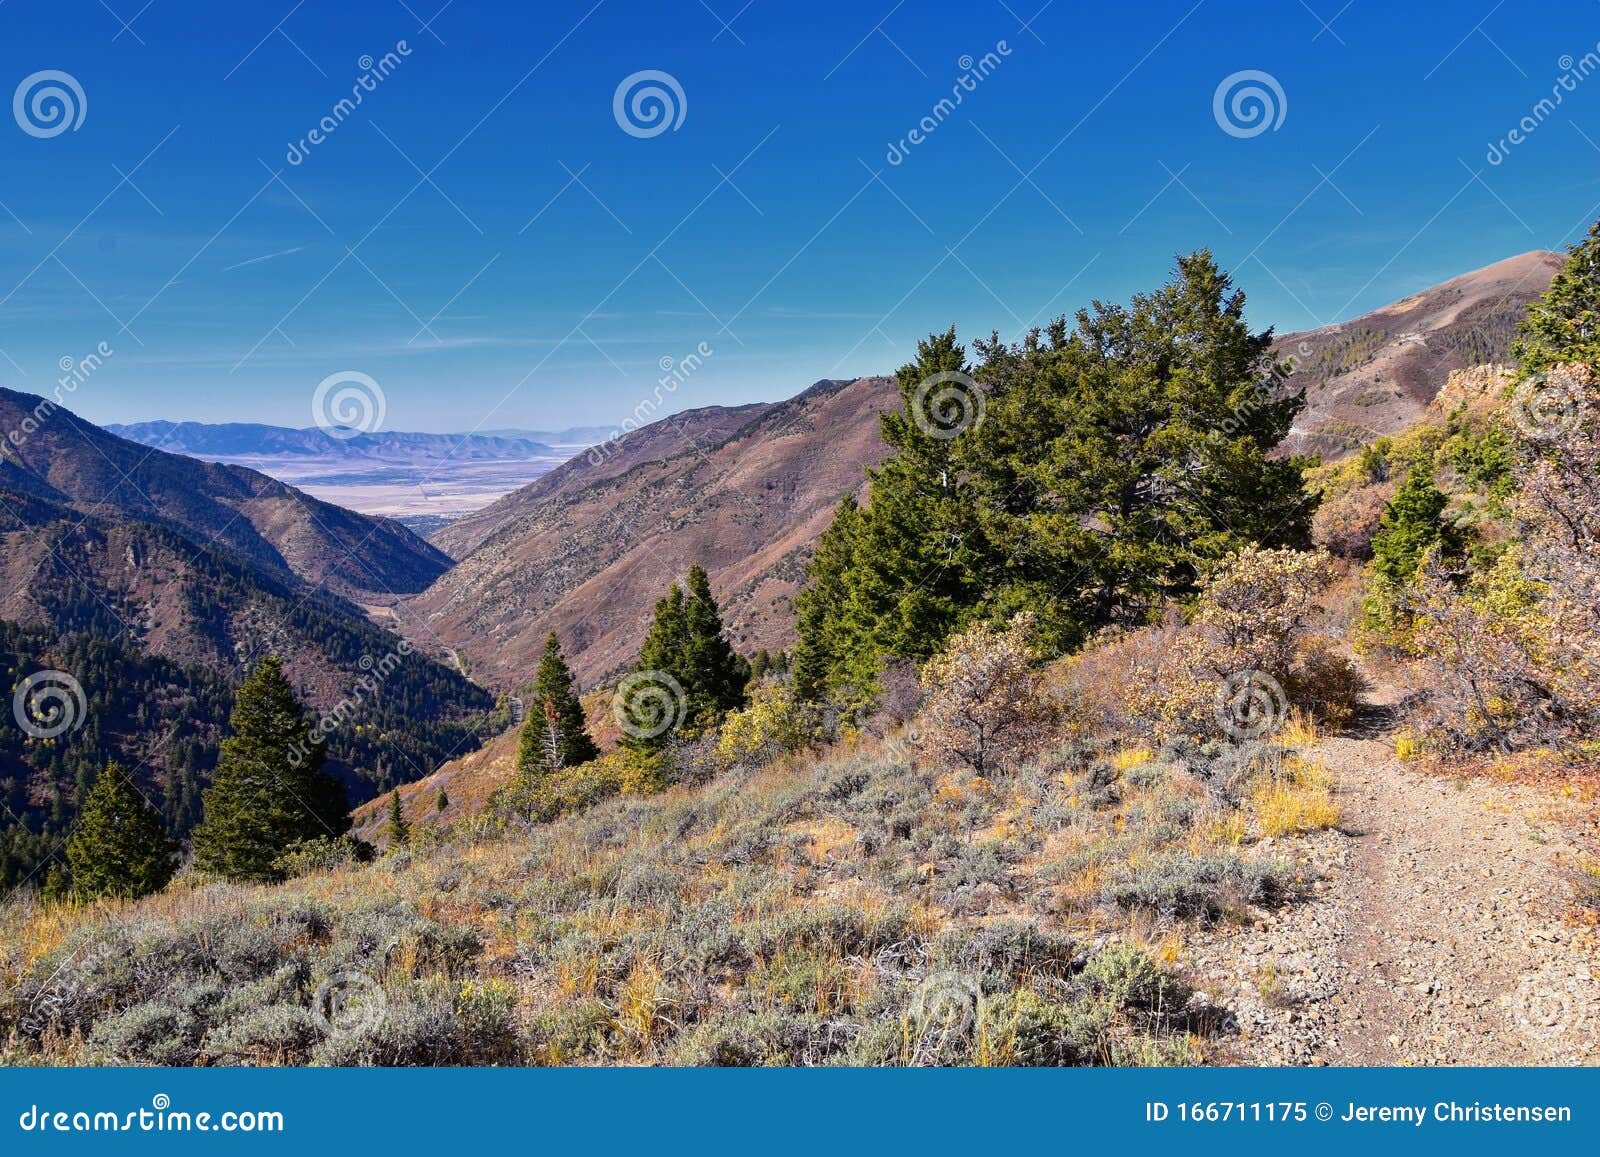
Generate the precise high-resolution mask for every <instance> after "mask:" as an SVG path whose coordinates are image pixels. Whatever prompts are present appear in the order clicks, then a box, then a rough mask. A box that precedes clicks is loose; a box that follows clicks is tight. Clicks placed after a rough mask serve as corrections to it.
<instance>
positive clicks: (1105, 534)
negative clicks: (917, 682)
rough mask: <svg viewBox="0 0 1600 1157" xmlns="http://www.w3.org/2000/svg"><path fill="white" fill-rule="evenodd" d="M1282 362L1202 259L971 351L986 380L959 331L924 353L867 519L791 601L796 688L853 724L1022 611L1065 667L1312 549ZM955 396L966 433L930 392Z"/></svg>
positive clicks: (829, 539)
mask: <svg viewBox="0 0 1600 1157" xmlns="http://www.w3.org/2000/svg"><path fill="white" fill-rule="evenodd" d="M1271 343H1272V333H1271V331H1270V330H1268V331H1265V332H1260V333H1256V332H1252V331H1251V330H1250V328H1249V326H1248V325H1247V324H1246V323H1245V321H1244V295H1243V294H1242V293H1240V292H1238V291H1237V290H1235V289H1234V288H1233V286H1232V283H1231V281H1230V279H1229V278H1228V277H1227V275H1226V274H1224V273H1223V272H1222V271H1221V270H1220V269H1219V268H1218V267H1217V265H1216V263H1215V261H1214V260H1213V259H1212V257H1211V255H1210V254H1209V253H1206V252H1203V251H1202V252H1199V253H1195V254H1191V255H1189V256H1187V257H1181V258H1179V260H1178V267H1177V273H1176V276H1175V277H1174V279H1173V280H1172V281H1171V282H1170V283H1169V284H1168V285H1166V286H1165V287H1163V288H1162V289H1161V290H1159V291H1158V292H1156V293H1153V294H1141V295H1139V296H1136V297H1135V298H1134V299H1133V300H1132V302H1131V303H1130V304H1129V305H1128V306H1126V307H1124V306H1117V305H1104V304H1101V303H1098V302H1097V303H1095V305H1094V306H1093V308H1092V309H1090V310H1083V311H1080V312H1079V313H1078V315H1077V325H1076V327H1075V328H1069V325H1068V322H1067V319H1066V318H1059V319H1057V320H1056V321H1055V322H1053V323H1052V324H1051V325H1049V326H1048V327H1046V328H1045V329H1041V330H1034V331H1033V332H1031V333H1029V334H1028V335H1026V336H1025V337H1024V338H1023V340H1022V341H1020V342H1018V343H1015V344H1011V345H1007V344H1005V343H1002V342H1001V341H1000V340H999V339H998V337H997V336H994V337H991V338H990V339H989V340H987V341H982V342H978V343H976V345H975V349H976V351H977V353H978V354H979V363H978V365H977V366H976V368H969V367H968V366H967V363H966V360H965V356H964V354H963V351H962V347H961V346H960V345H958V344H957V342H956V339H955V333H954V331H953V330H951V331H947V332H946V333H944V334H935V335H933V336H931V337H930V338H928V340H927V341H925V342H923V343H921V345H919V347H918V351H917V353H918V356H917V360H916V361H915V362H913V363H911V364H909V365H907V366H905V367H904V368H902V369H901V371H900V388H901V410H900V412H899V413H891V414H885V415H884V417H883V422H882V425H883V439H884V441H885V442H886V443H887V444H888V445H889V446H890V448H891V449H892V450H893V456H892V457H890V458H889V459H887V460H886V461H885V462H884V463H883V464H882V465H881V466H879V467H878V468H877V469H876V470H873V471H871V472H869V489H868V500H867V502H866V504H865V505H864V506H862V507H859V508H858V507H857V506H856V505H855V504H854V503H853V502H849V501H846V502H845V503H843V504H841V506H840V508H839V511H838V513H837V515H836V518H835V521H834V524H833V526H832V527H830V528H829V530H828V531H827V532H826V533H825V534H824V535H823V536H822V538H821V540H820V541H819V543H818V546H817V550H816V552H815V555H814V557H813V560H812V563H811V565H810V567H809V568H808V571H807V574H808V578H809V585H808V588H807V590H806V591H804V592H803V593H802V594H801V595H800V596H799V598H798V599H797V600H796V611H797V623H798V631H799V642H798V644H797V646H796V649H795V658H794V666H795V678H796V684H797V687H798V688H799V689H800V690H801V692H802V693H803V694H806V695H808V696H813V697H814V696H826V697H828V698H831V699H834V700H836V701H841V702H844V703H845V704H847V705H856V704H859V702H860V701H861V700H862V699H863V698H870V696H871V694H872V692H873V690H874V684H875V681H876V679H877V676H878V673H879V671H880V670H881V669H882V666H883V664H884V663H885V662H886V661H887V660H889V659H891V658H896V657H898V658H902V659H911V660H914V661H922V660H925V659H926V658H928V657H929V656H931V655H932V654H933V653H934V652H936V651H937V650H938V649H939V648H940V647H941V646H942V645H943V643H944V642H945V641H946V640H947V639H948V638H949V637H950V635H951V634H952V633H953V632H954V631H956V630H958V629H961V628H963V627H964V626H966V625H967V624H968V623H970V622H971V621H973V620H977V619H986V620H991V621H995V622H1001V621H1006V620H1009V619H1010V618H1011V616H1013V615H1014V614H1015V613H1017V612H1019V611H1023V610H1028V611H1031V612H1033V613H1034V614H1035V617H1036V621H1037V639H1038V641H1039V643H1040V644H1041V645H1042V646H1044V647H1045V648H1046V649H1047V650H1050V651H1053V652H1055V653H1060V652H1065V651H1069V650H1072V649H1074V648H1076V647H1077V646H1080V645H1081V644H1082V642H1083V641H1084V639H1086V638H1087V637H1088V635H1089V634H1090V633H1091V632H1093V631H1095V630H1097V629H1100V628H1102V627H1106V626H1112V625H1117V624H1124V623H1137V622H1141V621H1146V620H1148V619H1149V618H1150V617H1152V616H1153V615H1155V614H1157V613H1159V610H1160V608H1161V607H1162V606H1163V604H1164V603H1165V602H1166V601H1167V600H1170V599H1172V598H1174V597H1181V596H1184V595H1186V594H1189V593H1192V592H1193V590H1194V589H1195V588H1196V585H1197V583H1198V579H1199V576H1200V575H1201V573H1203V571H1204V570H1205V568H1206V567H1207V566H1208V565H1209V564H1211V563H1212V562H1214V561H1216V560H1218V559H1220V558H1221V557H1223V556H1225V555H1226V554H1227V553H1228V552H1230V551H1232V550H1236V549H1239V548H1241V547H1244V546H1247V545H1249V544H1251V543H1260V544H1262V545H1265V546H1270V547H1277V546H1304V545H1308V544H1309V535H1310V516H1311V512H1312V509H1313V506H1314V502H1313V500H1312V499H1310V498H1309V497H1308V496H1307V494H1306V493H1305V490H1304V487H1303V485H1302V481H1301V475H1302V472H1303V470H1304V467H1305V463H1304V462H1302V461H1300V460H1296V459H1284V458H1278V457H1274V456H1272V452H1273V451H1274V450H1275V448H1276V447H1277V446H1278V445H1279V443H1280V442H1281V441H1282V440H1283V438H1284V436H1285V435H1286V434H1287V433H1288V430H1289V426H1290V424H1291V422H1292V421H1293V419H1294V417H1295V415H1296V414H1297V413H1298V412H1299V411H1300V409H1301V408H1302V406H1303V405H1304V398H1303V396H1302V393H1301V392H1300V391H1297V390H1295V389H1293V388H1292V387H1291V386H1290V385H1289V384H1288V383H1287V382H1285V380H1284V378H1285V376H1286V375H1285V371H1284V369H1283V368H1282V367H1281V366H1279V365H1277V364H1276V363H1275V362H1274V361H1273V359H1272V355H1271ZM963 376H965V380H964V381H962V378H963ZM951 377H954V378H955V379H956V381H957V382H960V383H961V384H960V385H959V387H958V386H957V385H956V384H954V383H952V384H951V385H950V386H949V389H950V390H952V391H955V392H956V393H955V395H954V396H956V397H957V400H958V401H964V403H965V404H964V406H960V407H957V408H958V409H961V410H962V411H963V413H964V417H963V419H962V420H961V421H957V422H956V423H954V424H953V425H950V424H947V423H944V422H943V421H942V419H943V417H944V416H945V415H944V414H943V413H942V412H941V411H940V410H939V408H938V401H939V398H940V394H939V392H938V389H937V388H934V389H933V390H932V391H931V392H930V388H929V384H930V383H931V382H939V381H941V380H943V381H949V379H950V378H951ZM974 379H975V380H974ZM963 394H964V395H965V396H964V398H962V397H961V395H963ZM930 402H931V403H932V404H930ZM952 412H953V411H952Z"/></svg>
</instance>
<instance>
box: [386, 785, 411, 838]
mask: <svg viewBox="0 0 1600 1157" xmlns="http://www.w3.org/2000/svg"><path fill="white" fill-rule="evenodd" d="M388 835H389V850H390V851H394V850H396V849H397V848H403V847H405V846H406V844H408V843H410V842H411V825H410V824H408V823H407V822H406V812H405V808H404V807H403V806H402V805H401V803H400V789H399V788H395V789H394V790H393V791H392V792H390V793H389V828H388Z"/></svg>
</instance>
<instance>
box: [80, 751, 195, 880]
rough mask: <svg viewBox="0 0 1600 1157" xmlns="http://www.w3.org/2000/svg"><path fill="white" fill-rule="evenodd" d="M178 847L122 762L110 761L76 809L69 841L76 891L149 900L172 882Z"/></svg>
mask: <svg viewBox="0 0 1600 1157" xmlns="http://www.w3.org/2000/svg"><path fill="white" fill-rule="evenodd" d="M175 850H176V843H175V841H174V840H172V839H171V838H170V837H169V836H168V835H167V833H166V831H165V830H164V829H163V828H162V826H161V817H160V815H159V814H158V813H157V812H156V810H155V809H154V808H153V807H151V806H150V804H149V803H148V802H147V801H146V800H145V798H144V797H143V796H142V795H141V794H140V793H139V789H138V787H137V786H136V785H135V784H134V782H133V777H132V776H130V775H129V774H128V773H127V772H126V771H125V770H124V769H123V768H122V766H121V765H120V764H116V763H108V764H107V765H106V767H105V770H104V771H102V772H101V773H100V775H99V776H98V777H97V778H96V779H95V781H94V786H93V787H91V788H90V789H89V794H88V797H87V798H86V799H85V800H84V801H83V806H82V807H81V808H80V809H79V811H78V827H77V830H76V831H75V832H74V833H73V836H72V839H71V840H69V841H68V842H67V862H68V864H70V865H71V867H72V889H73V891H74V892H75V893H76V894H77V895H79V896H81V897H92V896H145V895H148V894H149V893H151V892H159V891H160V890H161V889H162V888H163V887H165V886H166V883H167V881H168V880H170V879H171V878H172V872H173V868H174V866H175V864H174V852H175Z"/></svg>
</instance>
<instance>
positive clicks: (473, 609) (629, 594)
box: [406, 378, 897, 689]
mask: <svg viewBox="0 0 1600 1157" xmlns="http://www.w3.org/2000/svg"><path fill="white" fill-rule="evenodd" d="M896 397H897V396H896V392H895V386H894V383H893V381H892V380H891V379H888V378H861V379H858V380H856V381H853V382H831V381H830V382H819V383H818V384H817V385H815V386H813V387H812V388H811V389H809V390H807V391H806V392H804V393H802V394H800V395H798V396H797V397H795V398H792V399H790V400H789V401H787V402H783V403H780V404H778V405H774V406H761V407H756V408H754V413H753V415H752V414H745V415H740V414H737V413H733V412H729V413H728V414H727V415H726V418H727V419H729V420H732V419H737V418H739V417H743V419H744V420H743V421H742V422H740V423H739V424H738V425H737V427H736V428H735V429H733V430H732V431H729V432H728V433H726V434H723V436H722V437H721V439H720V440H714V437H715V435H716V434H718V433H721V431H722V426H721V422H722V420H723V418H724V415H717V420H716V421H702V422H701V423H700V425H699V426H698V427H697V430H696V431H695V432H693V434H692V436H691V437H689V438H687V439H681V438H679V437H678V436H677V433H676V431H675V429H674V428H673V427H671V425H670V422H669V423H657V424H656V425H654V426H650V427H646V428H644V429H642V430H639V431H636V432H634V433H632V434H629V435H628V436H627V437H626V438H624V439H622V440H621V441H620V442H619V443H617V450H616V453H615V455H614V456H612V457H610V458H607V459H605V460H603V461H602V462H601V463H600V464H599V465H598V466H596V465H595V464H594V462H593V461H591V458H590V456H583V457H580V458H578V459H575V460H574V462H572V463H569V464H568V466H566V467H563V468H562V469H561V470H557V471H555V472H553V473H551V474H550V475H548V476H547V477H545V478H543V479H540V480H539V481H538V482H536V483H534V484H533V485H532V486H530V487H527V488H525V489H524V490H522V491H519V492H518V493H517V494H515V495H512V496H510V497H508V498H507V499H505V500H503V501H502V502H500V503H497V504H496V505H495V506H494V507H491V508H490V510H489V511H485V512H484V514H483V515H482V516H480V518H479V519H478V520H476V521H475V522H474V523H473V525H472V526H471V527H470V528H469V529H468V530H467V531H466V532H465V534H466V537H465V538H462V539H458V538H453V537H451V532H453V531H455V530H456V529H457V528H455V527H451V528H447V530H446V531H445V532H443V533H442V534H441V535H440V541H441V542H446V543H457V542H462V543H467V542H471V541H472V540H473V539H476V545H474V546H472V548H471V549H470V550H468V551H465V552H464V553H463V554H462V556H461V559H460V562H459V563H458V564H457V566H456V567H455V568H454V569H453V570H451V571H450V572H449V573H448V574H447V575H445V576H444V577H443V578H441V579H440V580H439V581H438V582H437V583H435V584H434V585H433V586H432V587H431V588H430V589H429V590H428V591H426V592H425V593H423V594H422V595H420V596H418V597H417V598H415V599H412V600H410V601H409V602H408V603H407V608H406V609H407V610H408V611H409V612H410V613H411V614H412V615H413V616H415V617H416V618H418V619H419V620H420V621H421V622H422V623H423V624H425V626H426V634H427V636H428V637H430V638H432V637H437V638H438V639H440V640H442V641H443V642H444V643H445V644H446V645H447V646H449V647H451V648H453V649H455V650H457V651H459V652H460V654H461V655H462V656H463V657H464V659H465V660H466V661H467V662H468V664H469V667H470V670H471V671H472V672H473V675H474V677H476V678H478V679H479V680H480V681H481V682H483V683H484V684H485V685H487V686H490V687H495V688H499V689H505V688H510V687H514V686H516V685H518V684H519V683H521V682H524V681H526V680H527V679H529V678H530V677H531V676H532V670H533V664H534V662H535V661H536V659H537V656H538V652H539V648H540V647H541V646H542V644H543V641H544V637H545V635H546V634H547V633H548V632H550V631H555V632H557V633H558V634H559V635H560V636H561V638H562V643H563V646H564V647H565V649H566V652H567V655H568V658H569V659H571V660H572V663H573V667H574V669H575V670H576V672H577V674H578V677H579V678H580V679H581V680H583V681H584V682H586V683H587V682H591V681H593V680H594V679H596V678H599V677H601V676H604V675H606V674H607V673H609V672H612V671H614V670H616V669H617V668H618V667H620V666H622V665H623V664H626V663H627V662H629V661H631V660H632V658H633V656H634V653H635V651H636V650H637V648H638V645H639V640H640V639H641V638H643V636H644V632H645V628H646V626H647V625H648V622H649V617H650V614H651V610H652V608H653V606H654V604H655V600H656V599H657V598H658V597H659V596H660V595H661V594H662V593H663V592H664V591H665V589H666V586H667V584H668V583H669V582H671V581H673V580H675V579H681V578H682V576H683V574H684V572H685V571H686V570H687V569H688V567H689V565H690V564H691V563H695V562H698V563H700V564H701V565H703V566H705V567H706V569H707V570H708V571H709V572H710V573H711V585H712V589H713V591H714V593H715V594H716V596H717V599H718V601H719V602H720V603H721V604H722V606H723V609H724V619H725V622H726V624H727V626H728V628H729V636H730V637H731V638H732V639H733V641H734V643H735V645H736V646H738V647H739V648H740V649H741V650H744V651H747V652H748V651H754V650H756V649H758V648H775V647H782V646H786V645H787V644H788V643H789V642H791V641H792V633H793V622H792V615H791V611H790V608H789V599H790V596H792V595H793V593H794V592H795V590H797V589H798V587H799V585H800V582H801V581H802V579H803V577H804V575H803V570H804V566H805V561H806V559H807V557H808V556H809V552H810V548H811V545H812V544H813V543H814V542H815V541H816V538H817V536H818V535H819V534H821V533H822V531H823V529H824V528H826V526H827V525H828V522H829V521H830V519H831V517H832V512H833V509H834V507H835V506H836V505H837V503H838V502H839V500H840V498H842V497H843V496H844V495H845V494H847V493H851V492H859V491H860V489H861V488H862V485H863V483H864V482H865V468H866V467H867V466H870V465H872V464H874V463H876V462H878V461H880V460H881V459H882V457H883V454H884V446H883V444H882V442H881V441H880V440H879V437H878V420H877V416H878V413H879V412H880V411H881V410H882V409H884V408H886V407H889V406H892V405H894V404H895V402H896ZM636 440H637V441H636ZM686 442H687V444H686ZM667 450H670V451H671V453H670V454H667V453H664V451H667ZM657 454H659V455H660V456H659V457H657V456H656V455H657ZM619 463H623V464H622V465H620V466H619ZM495 519H498V520H499V522H498V524H497V525H495V526H494V527H493V529H492V530H489V532H488V533H487V534H485V533H484V530H485V529H486V527H487V526H488V524H489V523H490V522H492V521H494V520H495ZM417 641H418V643H419V644H426V643H427V641H428V639H426V638H419V639H418V640H417Z"/></svg>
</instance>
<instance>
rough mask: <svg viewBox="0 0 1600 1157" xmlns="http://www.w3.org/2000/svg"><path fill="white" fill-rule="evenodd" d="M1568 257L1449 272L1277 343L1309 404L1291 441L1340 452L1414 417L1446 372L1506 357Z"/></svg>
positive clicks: (1534, 255) (1529, 256)
mask: <svg viewBox="0 0 1600 1157" xmlns="http://www.w3.org/2000/svg"><path fill="white" fill-rule="evenodd" d="M1565 260H1566V258H1565V257H1564V256H1563V255H1562V254H1559V253H1550V252H1546V251H1543V250H1536V251H1534V252H1531V253H1523V254H1521V255H1519V256H1517V257H1510V258H1507V259H1506V260H1504V261H1498V262H1496V263H1495V264H1493V265H1488V266H1485V267H1484V268H1482V269H1477V270H1474V271H1473V272H1471V273H1466V274H1463V275H1462V276H1460V277H1455V278H1452V279H1451V280H1449V281H1446V282H1444V283H1443V284H1442V285H1436V286H1434V287H1433V288H1432V289H1426V290H1423V291H1422V292H1421V293H1417V294H1413V295H1412V296H1410V297H1406V298H1402V299H1401V300H1400V301H1396V302H1393V303H1391V304H1389V305H1386V306H1384V307H1383V308H1382V309H1378V310H1374V311H1373V312H1371V313H1369V314H1366V315H1364V316H1362V317H1358V318H1355V319H1354V320H1352V321H1347V322H1343V323H1341V324H1339V325H1330V326H1324V327H1323V328H1321V329H1314V330H1308V331H1305V332H1303V333H1290V334H1284V335H1282V336H1281V337H1279V338H1278V339H1277V341H1276V342H1275V343H1274V347H1273V348H1274V351H1275V352H1276V353H1277V355H1278V357H1279V358H1280V359H1282V360H1285V361H1288V360H1292V361H1293V362H1294V366H1295V373H1294V378H1293V379H1292V380H1293V381H1294V382H1295V384H1296V385H1303V386H1304V387H1305V391H1306V408H1305V410H1304V412H1302V413H1301V415H1300V417H1299V419H1298V421H1297V422H1296V423H1295V428H1294V431H1293V434H1292V436H1291V438H1290V448H1291V449H1293V450H1295V451H1296V452H1298V453H1312V452H1319V453H1321V454H1322V455H1323V456H1324V457H1325V458H1328V459H1332V458H1339V457H1343V456H1344V455H1345V454H1348V453H1350V452H1351V451H1352V450H1354V449H1355V448H1356V447H1358V446H1360V445H1361V444H1362V443H1364V442H1369V441H1371V440H1372V439H1373V438H1376V437H1379V436H1381V435H1384V434H1394V433H1397V432H1398V431H1400V430H1403V429H1404V428H1405V427H1406V426H1407V425H1409V424H1410V423H1411V422H1413V421H1415V420H1416V419H1417V418H1418V417H1419V416H1420V415H1421V414H1422V411H1423V410H1424V409H1425V408H1426V407H1427V405H1428V402H1429V401H1431V400H1432V398H1433V396H1434V395H1435V394H1436V393H1438V391H1439V388H1440V387H1441V386H1442V385H1443V384H1444V382H1445V379H1446V378H1447V377H1448V376H1449V374H1450V371H1452V370H1459V369H1464V368H1466V367H1468V366H1473V365H1478V364H1480V363H1484V362H1505V361H1508V360H1510V350H1511V340H1512V338H1513V337H1514V336H1515V332H1516V326H1517V323H1518V322H1519V321H1520V320H1521V319H1522V317H1523V315H1524V314H1525V313H1526V312H1527V307H1528V303H1529V302H1531V301H1533V300H1534V299H1535V298H1537V297H1538V296H1539V295H1540V294H1542V293H1543V292H1544V291H1545V290H1546V289H1547V288H1549V285H1550V280H1551V278H1553V277H1554V276H1555V273H1556V271H1557V270H1558V269H1560V268H1561V266H1562V264H1563V263H1564V262H1565Z"/></svg>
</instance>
